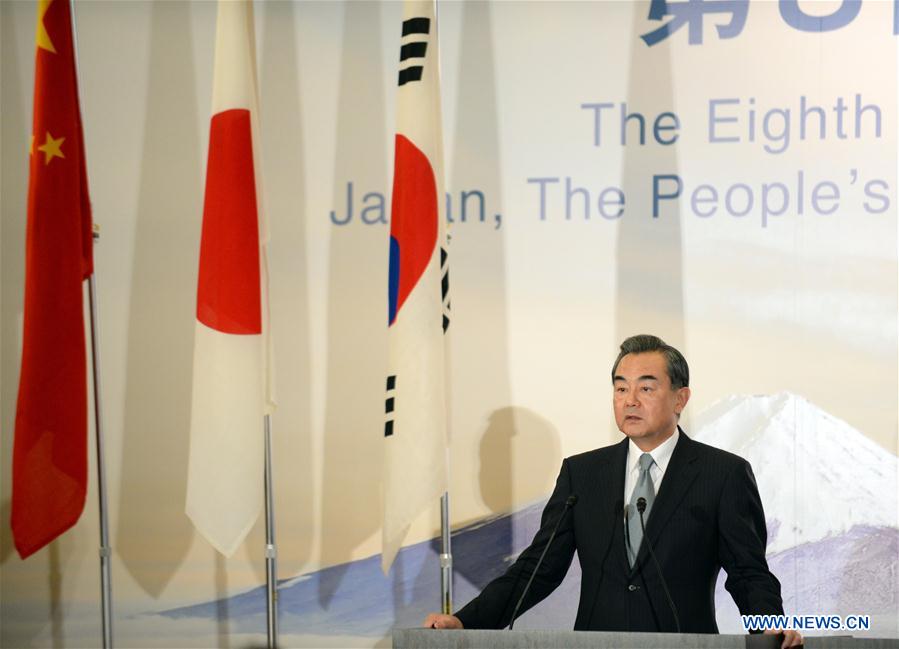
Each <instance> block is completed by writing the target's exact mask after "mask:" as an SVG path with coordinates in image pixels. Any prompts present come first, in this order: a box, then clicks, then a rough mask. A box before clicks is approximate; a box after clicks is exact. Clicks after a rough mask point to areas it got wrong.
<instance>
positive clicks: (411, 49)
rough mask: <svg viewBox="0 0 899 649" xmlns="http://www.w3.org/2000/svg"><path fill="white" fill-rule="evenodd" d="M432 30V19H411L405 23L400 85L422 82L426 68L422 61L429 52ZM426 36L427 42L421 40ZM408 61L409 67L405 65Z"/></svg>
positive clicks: (401, 50)
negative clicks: (429, 36) (429, 34)
mask: <svg viewBox="0 0 899 649" xmlns="http://www.w3.org/2000/svg"><path fill="white" fill-rule="evenodd" d="M430 30H431V19H430V18H410V19H409V20H404V21H403V41H404V42H403V44H402V45H401V46H400V66H401V67H400V76H399V85H401V86H404V85H406V84H407V83H411V82H413V81H421V75H422V72H424V66H423V65H422V63H423V61H422V59H424V58H425V55H426V54H427V52H428V41H427V37H428V33H429V32H430ZM422 36H424V38H425V40H420V39H421V37H422ZM406 61H408V62H409V65H405V66H404V63H405V62H406Z"/></svg>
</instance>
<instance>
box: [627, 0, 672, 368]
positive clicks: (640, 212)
mask: <svg viewBox="0 0 899 649" xmlns="http://www.w3.org/2000/svg"><path fill="white" fill-rule="evenodd" d="M648 10H649V5H648V4H646V3H634V9H633V24H635V25H637V24H641V23H642V22H643V21H644V20H645V19H646V13H647V11H648ZM629 69H630V77H629V79H628V89H627V103H628V105H629V106H630V107H633V108H630V109H629V110H631V111H633V110H635V109H638V107H641V106H659V107H660V108H664V109H665V110H671V109H673V108H674V90H673V86H672V84H673V80H672V64H671V46H670V43H669V42H668V41H664V42H662V43H659V44H658V45H655V46H653V48H652V49H650V48H649V47H647V46H646V44H645V43H644V42H643V41H642V40H641V39H640V38H636V37H634V38H632V39H631V52H630V68H629ZM636 122H637V120H636V119H633V120H630V121H629V122H628V127H627V128H628V146H627V147H626V148H625V150H624V158H623V162H622V167H623V170H622V176H623V178H622V183H621V187H622V190H623V191H624V195H625V196H627V200H628V205H627V207H626V209H625V214H624V217H623V218H622V219H621V222H620V225H619V227H618V244H617V260H616V263H617V273H616V277H617V280H616V282H617V285H616V294H617V295H616V305H617V317H616V341H615V344H616V345H617V344H618V343H620V342H621V341H622V340H624V339H625V338H627V337H628V336H632V335H634V334H640V333H651V334H655V335H657V336H660V337H661V338H663V339H664V340H665V341H666V342H667V343H669V344H671V345H674V346H675V347H677V348H678V349H679V350H681V352H683V353H684V354H685V355H686V354H687V350H686V349H685V348H684V343H685V340H684V280H683V249H682V248H683V244H682V241H681V214H680V208H679V203H676V202H675V203H673V204H671V205H665V206H663V207H662V208H660V214H659V217H658V218H653V216H652V208H653V206H652V195H651V193H650V192H647V191H646V182H647V170H652V171H653V173H660V174H677V173H678V159H677V148H676V147H677V144H674V145H671V146H653V147H649V146H638V145H637V144H635V143H636V142H637V141H638V140H637V123H636ZM650 127H651V125H647V137H651V136H650V135H649V134H648V131H649V130H650ZM669 202H670V201H669Z"/></svg>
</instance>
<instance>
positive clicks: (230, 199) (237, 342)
mask: <svg viewBox="0 0 899 649" xmlns="http://www.w3.org/2000/svg"><path fill="white" fill-rule="evenodd" d="M255 59H256V57H255V43H254V28H253V5H252V3H251V2H247V1H245V0H237V1H234V0H223V1H221V2H219V5H218V19H217V25H216V43H215V76H214V80H213V90H212V120H211V123H210V128H209V159H208V165H207V170H206V198H205V204H204V207H203V230H202V238H201V242H200V271H199V279H198V282H197V314H196V317H197V321H196V333H195V337H194V376H193V399H192V410H191V424H190V459H189V464H188V479H187V515H188V516H189V517H190V518H191V520H192V521H193V523H194V525H196V527H197V530H198V531H199V532H200V533H201V534H202V535H203V536H204V537H206V539H207V540H208V541H209V542H210V543H211V544H212V545H213V546H214V547H215V548H216V549H217V550H218V551H219V552H221V553H222V554H224V555H226V556H228V555H231V554H232V553H233V552H234V551H235V550H236V549H237V547H238V546H239V545H240V543H241V542H242V541H243V539H244V537H245V536H246V535H247V533H248V532H249V531H250V528H251V527H252V526H253V524H254V523H255V521H256V519H257V517H258V515H259V511H260V509H261V507H262V503H263V470H264V465H263V444H264V437H263V416H264V415H265V414H269V413H271V412H272V410H273V409H274V405H275V404H274V395H273V386H272V367H271V340H270V337H269V313H268V263H267V259H266V242H267V241H268V228H267V223H266V220H265V217H264V214H263V211H262V209H261V200H260V199H261V196H262V192H261V187H260V182H259V173H258V169H259V153H258V151H259V149H258V142H259V131H258V127H257V122H256V119H257V115H258V102H257V91H256V72H255V71H256V60H255Z"/></svg>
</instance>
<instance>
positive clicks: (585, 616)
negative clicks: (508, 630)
mask: <svg viewBox="0 0 899 649" xmlns="http://www.w3.org/2000/svg"><path fill="white" fill-rule="evenodd" d="M627 444H628V440H627V439H624V440H622V441H621V442H620V443H618V444H615V445H614V446H607V447H605V448H601V449H597V450H595V451H590V452H587V453H582V454H580V455H575V456H572V457H569V458H566V459H565V460H564V461H563V462H562V470H561V471H560V472H559V477H558V479H557V480H556V487H555V490H554V491H553V493H552V496H550V498H549V502H547V504H546V508H545V509H544V510H543V518H542V521H541V526H540V530H539V531H538V532H537V534H536V536H534V540H533V542H532V543H531V545H530V546H529V547H528V548H527V549H526V550H525V551H524V552H522V553H521V555H520V556H519V558H518V560H517V561H516V562H515V563H514V564H513V565H512V566H511V567H510V568H509V570H508V571H506V573H505V574H504V575H503V576H501V577H499V578H497V579H495V580H494V581H492V582H490V583H489V584H488V585H487V586H486V587H485V588H484V590H483V591H482V592H481V594H480V595H479V596H478V597H476V598H475V599H473V600H472V601H471V602H469V603H468V604H467V605H466V606H465V607H463V608H462V609H461V610H460V611H459V612H458V613H456V616H457V617H458V618H459V619H460V620H461V621H462V624H463V625H464V626H465V628H469V629H483V628H488V629H499V628H503V627H505V626H508V624H509V620H510V618H511V616H512V609H513V608H514V607H515V604H516V602H517V601H518V599H519V597H520V596H521V593H522V591H523V590H524V585H525V583H526V582H527V580H528V577H529V576H530V574H531V572H532V571H533V568H534V566H535V565H536V563H537V559H538V558H539V556H540V553H541V552H542V551H543V549H544V547H545V545H546V542H547V540H548V538H549V536H550V534H551V532H552V529H553V527H554V526H555V524H556V521H557V520H558V517H559V515H560V514H561V513H562V511H563V509H564V505H565V500H566V499H567V498H568V496H569V495H571V494H577V496H578V501H577V504H576V505H575V506H574V507H573V509H571V511H569V512H568V514H567V515H566V516H565V519H564V520H563V521H562V524H561V526H560V527H559V531H558V533H557V534H556V538H555V540H554V541H553V544H552V546H551V547H550V549H549V552H548V553H547V555H546V558H545V559H544V562H543V565H542V566H541V567H540V571H539V573H538V574H537V576H536V577H535V578H534V583H533V585H532V586H531V590H530V592H529V593H528V596H527V598H526V599H525V601H524V603H523V605H522V608H521V612H522V613H523V612H524V611H526V610H527V609H528V608H530V607H532V606H534V605H535V604H537V603H538V602H539V601H540V600H542V599H543V598H544V597H546V596H547V595H549V594H550V593H551V592H552V591H553V589H555V588H556V586H558V585H559V584H560V583H561V582H562V579H563V578H564V577H565V573H566V572H568V568H569V566H570V565H571V561H572V558H573V556H574V552H575V550H577V555H578V560H579V561H580V564H581V571H582V577H581V595H580V604H579V606H578V612H577V620H576V621H575V624H574V628H575V630H595V631H663V632H673V631H675V630H676V629H675V623H674V617H673V615H672V613H671V610H670V608H669V606H668V603H667V601H666V598H665V594H664V590H663V588H662V585H661V582H660V581H659V575H658V571H657V570H656V567H655V565H654V564H653V563H652V561H651V557H650V556H649V551H648V549H647V546H646V543H645V542H644V543H643V545H642V549H641V551H640V554H639V555H638V557H637V561H636V563H635V564H634V567H633V569H631V568H630V567H629V566H628V563H627V555H626V554H625V545H624V543H625V542H624V477H625V475H624V474H625V469H626V467H625V464H626V461H627ZM646 535H647V537H648V538H649V539H650V540H651V542H652V546H653V548H654V549H655V554H656V557H657V558H658V560H659V564H660V565H661V568H662V571H663V573H664V575H665V579H666V581H667V583H668V588H669V590H670V592H671V597H672V599H673V600H674V603H675V606H676V607H677V612H678V617H679V618H680V627H681V631H682V632H683V633H717V632H718V626H717V624H716V623H715V582H716V580H717V577H718V571H719V570H720V568H722V567H723V568H724V570H725V571H726V572H727V581H726V583H725V586H726V588H727V590H728V591H729V592H730V594H731V596H732V597H733V598H734V601H735V602H736V604H737V606H738V607H739V609H740V613H742V614H744V615H747V614H782V613H783V603H782V600H781V596H780V582H778V581H777V578H776V577H775V576H774V575H772V574H771V572H769V570H768V564H767V562H766V561H765V544H766V538H767V532H766V529H765V515H764V512H763V511H762V502H761V499H760V498H759V493H758V488H757V487H756V484H755V477H754V476H753V474H752V468H751V467H750V466H749V463H748V462H747V461H746V460H744V459H742V458H740V457H738V456H736V455H734V454H732V453H728V452H726V451H722V450H720V449H716V448H714V447H711V446H708V445H706V444H702V443H700V442H695V441H693V440H691V439H690V438H688V437H687V436H686V435H685V434H684V432H683V431H681V434H680V438H679V439H678V442H677V446H675V448H674V452H673V453H672V456H671V460H670V461H669V464H668V468H667V469H666V471H665V476H664V478H663V479H662V483H661V485H660V487H659V492H658V494H657V495H656V499H655V502H654V503H653V506H652V510H651V512H650V516H649V519H648V520H647V522H646Z"/></svg>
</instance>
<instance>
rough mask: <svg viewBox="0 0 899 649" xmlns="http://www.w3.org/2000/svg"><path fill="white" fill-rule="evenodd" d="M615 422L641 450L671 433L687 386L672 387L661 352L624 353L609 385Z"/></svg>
mask: <svg viewBox="0 0 899 649" xmlns="http://www.w3.org/2000/svg"><path fill="white" fill-rule="evenodd" d="M612 389H613V394H614V398H613V403H614V406H615V423H617V424H618V428H619V430H621V432H622V433H624V434H625V435H627V436H628V437H630V438H631V439H632V440H634V442H635V443H636V444H637V446H639V447H640V449H641V450H642V451H651V450H652V449H654V448H655V447H657V446H658V445H659V444H661V443H662V442H664V441H665V440H666V439H668V438H669V437H670V436H671V435H673V434H674V429H675V428H676V427H677V416H678V415H679V414H680V412H681V411H682V410H683V409H684V406H686V405H687V400H689V398H690V388H680V389H678V390H673V389H672V388H671V379H670V378H669V377H668V366H667V363H666V362H665V356H664V355H663V354H662V352H646V353H643V354H627V355H626V356H625V357H624V358H622V359H621V362H620V363H618V367H617V368H616V369H615V377H614V381H613V384H612Z"/></svg>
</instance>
